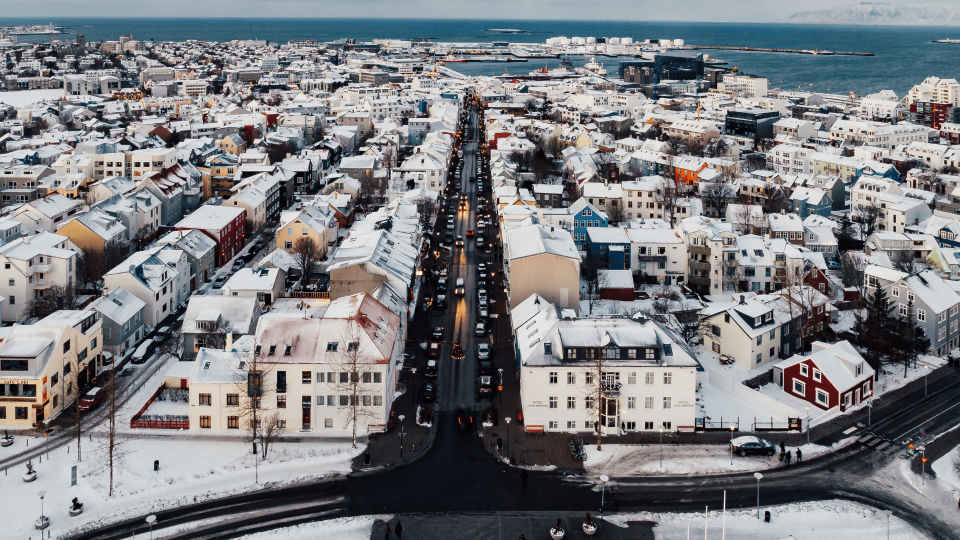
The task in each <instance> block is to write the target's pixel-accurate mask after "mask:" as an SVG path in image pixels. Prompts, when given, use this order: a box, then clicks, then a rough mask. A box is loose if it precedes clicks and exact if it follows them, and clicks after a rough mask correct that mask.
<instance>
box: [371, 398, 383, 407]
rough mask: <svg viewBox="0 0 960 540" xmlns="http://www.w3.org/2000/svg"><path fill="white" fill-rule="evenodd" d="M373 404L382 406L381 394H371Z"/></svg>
mask: <svg viewBox="0 0 960 540" xmlns="http://www.w3.org/2000/svg"><path fill="white" fill-rule="evenodd" d="M373 406H374V407H383V396H373Z"/></svg>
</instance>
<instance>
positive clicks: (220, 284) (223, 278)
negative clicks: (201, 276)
mask: <svg viewBox="0 0 960 540" xmlns="http://www.w3.org/2000/svg"><path fill="white" fill-rule="evenodd" d="M226 282H227V276H220V277H218V278H217V279H215V280H214V281H213V288H214V289H219V288H220V287H223V284H224V283H226Z"/></svg>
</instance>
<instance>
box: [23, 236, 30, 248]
mask: <svg viewBox="0 0 960 540" xmlns="http://www.w3.org/2000/svg"><path fill="white" fill-rule="evenodd" d="M29 243H30V235H29V234H28V235H26V236H24V237H23V244H24V245H27V244H29Z"/></svg>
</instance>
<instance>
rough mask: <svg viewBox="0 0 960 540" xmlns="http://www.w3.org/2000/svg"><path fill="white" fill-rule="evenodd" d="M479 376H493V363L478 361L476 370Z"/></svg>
mask: <svg viewBox="0 0 960 540" xmlns="http://www.w3.org/2000/svg"><path fill="white" fill-rule="evenodd" d="M478 369H479V370H480V374H481V375H493V363H491V362H490V361H489V360H482V361H480V366H479V368H478Z"/></svg>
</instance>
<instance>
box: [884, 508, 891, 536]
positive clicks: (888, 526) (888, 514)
mask: <svg viewBox="0 0 960 540" xmlns="http://www.w3.org/2000/svg"><path fill="white" fill-rule="evenodd" d="M892 513H893V512H891V511H889V510H884V511H883V515H885V516H887V540H890V514H892Z"/></svg>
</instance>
